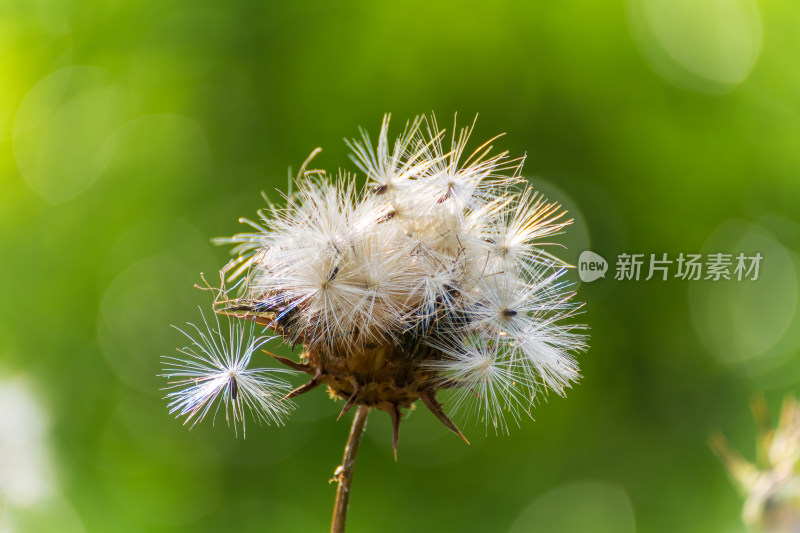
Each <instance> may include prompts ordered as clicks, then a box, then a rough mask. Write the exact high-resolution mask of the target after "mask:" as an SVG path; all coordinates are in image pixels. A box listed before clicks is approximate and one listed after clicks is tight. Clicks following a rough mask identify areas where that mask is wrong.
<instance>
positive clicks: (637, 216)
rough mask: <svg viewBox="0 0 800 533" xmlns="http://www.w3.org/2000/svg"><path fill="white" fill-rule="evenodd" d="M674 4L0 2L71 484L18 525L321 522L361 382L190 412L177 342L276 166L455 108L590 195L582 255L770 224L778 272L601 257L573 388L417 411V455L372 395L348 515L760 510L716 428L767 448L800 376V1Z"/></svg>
mask: <svg viewBox="0 0 800 533" xmlns="http://www.w3.org/2000/svg"><path fill="white" fill-rule="evenodd" d="M680 4H681V5H682V6H683V7H684V8H686V10H685V11H683V12H677V11H675V9H677V8H675V7H674V6H675V5H677V4H671V3H668V2H665V1H664V0H628V1H627V2H623V1H622V0H610V1H608V0H565V1H560V2H429V1H419V0H412V1H408V2H396V3H395V2H389V3H380V2H352V1H342V2H335V3H333V2H293V3H289V2H254V1H240V2H230V3H221V2H211V1H207V0H198V1H195V2H177V1H160V2H156V1H142V2H134V1H130V0H105V1H104V0H87V1H82V2H71V1H69V0H36V1H29V0H6V1H5V2H3V3H2V4H0V258H1V259H2V260H0V279H2V280H4V285H3V288H2V291H1V293H2V302H3V305H2V306H0V380H2V379H4V376H5V377H6V378H8V379H11V378H12V377H15V376H16V377H20V376H21V377H22V378H24V379H25V380H26V382H27V383H29V384H30V386H31V387H32V388H33V390H34V391H35V393H36V397H37V398H39V401H40V402H41V404H42V406H43V409H44V411H45V413H46V419H47V420H48V421H49V422H48V424H49V425H48V427H49V429H48V430H47V432H46V437H45V438H46V439H47V443H48V446H49V450H50V454H51V458H50V460H51V463H52V465H53V467H52V471H53V478H52V480H53V481H52V483H53V485H54V488H53V489H52V491H51V494H50V496H49V497H48V498H49V500H48V499H46V500H44V503H40V504H36V505H35V506H34V507H30V508H23V507H19V508H17V507H15V506H13V505H10V504H6V505H5V506H3V505H0V517H5V518H0V525H2V523H3V522H2V520H5V521H6V523H9V524H12V525H13V524H17V527H18V528H19V529H20V530H21V531H83V530H85V531H91V532H94V531H98V532H100V531H115V532H122V533H124V532H128V531H130V532H134V531H192V532H201V531H223V530H230V531H240V532H246V531H301V532H304V531H322V530H324V529H325V528H326V527H327V524H328V520H329V513H330V509H331V505H332V500H333V495H334V486H333V485H329V484H328V483H327V480H328V479H329V478H330V477H331V475H332V473H333V470H334V468H335V467H336V465H337V464H338V461H339V460H340V454H341V449H342V446H343V444H344V440H345V438H346V433H347V431H348V422H347V421H345V420H343V421H339V422H336V420H335V418H336V414H337V413H338V410H339V408H340V406H337V405H336V404H335V403H334V402H331V401H330V400H328V399H327V397H326V396H325V394H324V392H323V391H321V390H320V391H315V393H314V394H310V395H307V396H305V397H302V398H300V399H299V401H298V404H299V409H298V410H297V411H296V413H295V415H294V416H293V417H292V419H290V421H289V423H288V425H287V426H286V427H283V428H274V427H271V428H258V427H257V426H256V425H255V424H253V425H252V426H251V427H250V428H249V429H250V430H249V431H248V436H247V439H246V440H244V439H241V438H240V439H238V440H237V439H235V438H234V436H233V432H232V431H228V430H227V428H225V427H224V424H223V423H220V422H221V420H218V421H217V425H216V427H213V426H212V424H211V423H204V424H202V425H199V426H197V427H196V428H194V429H193V430H192V431H189V430H188V428H185V427H182V426H181V425H180V423H179V422H177V421H175V420H173V419H172V418H170V416H169V415H168V413H167V411H166V409H165V402H164V400H163V399H162V396H163V391H161V390H160V388H161V387H163V385H164V382H163V380H161V379H160V378H158V377H157V374H158V373H159V370H160V361H159V356H160V355H163V354H171V353H173V352H174V349H175V347H176V346H177V345H178V344H179V343H181V342H182V340H181V338H180V335H179V334H178V333H177V332H175V331H174V330H172V329H171V328H170V327H169V325H170V324H182V323H184V322H186V321H192V320H197V317H198V314H197V311H196V308H197V306H207V305H208V304H209V294H208V293H204V292H202V291H199V290H197V289H195V288H193V286H192V285H193V284H194V283H198V282H200V273H201V272H205V273H206V275H207V277H208V278H209V280H212V281H213V280H215V279H216V272H217V270H218V269H219V268H220V267H221V266H222V265H224V264H225V262H226V261H227V250H224V249H218V248H215V247H213V246H212V245H211V244H210V242H209V239H210V238H211V237H214V236H220V235H230V234H232V233H234V232H237V231H239V230H240V226H239V224H238V223H237V219H238V218H239V217H241V216H247V217H250V216H253V215H254V213H255V211H256V210H257V209H258V208H260V207H261V206H262V205H263V200H262V199H261V198H260V196H259V192H260V191H262V190H264V191H268V194H269V195H270V196H271V197H272V198H277V196H278V195H277V193H275V192H274V190H275V189H276V188H277V189H285V187H286V182H287V179H286V175H287V167H289V166H293V167H294V168H295V169H296V168H298V167H299V165H300V164H301V163H302V161H303V160H304V159H305V157H306V156H307V155H308V154H309V153H310V152H311V151H312V150H313V149H314V148H315V147H317V146H322V147H323V148H324V151H323V152H322V154H321V155H320V156H319V157H318V158H317V159H316V160H315V164H316V165H319V166H321V167H323V168H326V169H328V170H329V171H334V170H335V169H336V168H337V167H345V168H348V169H352V168H353V165H352V164H351V163H350V162H349V161H348V159H347V152H346V149H345V146H344V143H343V142H342V137H344V136H347V137H352V136H355V135H356V134H357V127H358V126H364V127H366V128H367V129H368V130H369V131H370V132H372V133H373V135H374V134H376V133H377V130H378V128H379V124H380V120H381V117H382V115H383V113H385V112H391V113H393V117H394V120H395V127H396V128H399V126H400V124H401V123H403V122H405V120H407V119H409V118H411V117H413V116H414V115H416V114H420V113H425V112H429V111H431V110H433V111H435V112H436V113H437V116H438V117H439V120H440V122H443V123H448V122H449V121H450V117H452V116H453V114H454V113H456V112H457V113H458V114H459V117H460V119H461V120H462V121H466V120H468V119H471V118H472V117H473V116H474V115H475V114H476V113H479V114H480V118H479V120H478V122H477V126H476V133H475V135H476V140H478V141H482V140H483V139H485V138H489V137H491V136H493V135H495V134H497V133H501V132H506V133H507V136H505V137H502V138H501V139H499V140H498V141H497V142H496V143H495V145H496V146H497V147H498V148H500V149H508V150H510V151H511V153H512V154H514V155H521V154H524V153H527V163H526V166H525V169H526V172H525V176H526V177H527V178H529V179H530V180H531V181H532V183H533V184H534V185H535V186H537V187H538V188H540V189H541V190H543V191H544V192H546V193H547V195H548V196H549V197H550V198H551V199H555V200H559V201H561V202H563V203H564V205H565V206H567V207H568V208H570V210H571V214H572V216H574V217H575V219H576V223H575V225H574V227H573V228H571V229H569V230H568V232H567V235H566V237H565V240H566V241H567V242H568V243H569V248H568V250H567V251H565V252H564V255H565V257H566V258H567V259H569V260H571V261H575V260H576V258H577V254H578V253H579V252H580V251H582V250H583V249H592V250H594V251H596V252H598V253H600V254H601V255H603V256H605V257H606V258H607V259H609V262H611V263H613V261H614V258H615V256H616V255H617V254H618V253H621V252H637V253H648V254H649V253H657V254H660V253H664V252H666V253H670V254H672V255H677V254H678V253H679V252H685V253H689V252H706V251H715V252H716V251H725V252H729V253H737V252H739V251H745V252H755V251H759V250H760V251H761V253H762V254H763V255H764V257H765V258H764V262H763V264H762V270H761V279H760V280H759V281H758V282H753V284H751V285H743V284H745V283H747V282H739V283H737V282H720V283H717V284H714V283H712V282H687V281H681V280H670V281H666V282H664V281H659V280H651V281H647V282H645V281H639V282H616V281H614V280H613V276H611V275H609V276H607V277H606V279H604V280H599V281H596V282H594V283H592V284H591V285H589V284H586V285H584V286H582V287H580V289H579V294H580V297H581V299H583V300H585V301H587V307H586V313H585V314H583V315H582V319H583V320H584V321H585V322H586V323H587V324H589V325H590V326H591V342H590V344H591V347H592V348H591V350H590V351H589V352H588V353H587V354H585V355H583V356H582V357H581V358H580V362H581V365H582V373H583V376H584V378H583V380H582V382H581V383H579V385H578V386H577V387H576V388H574V389H573V390H572V391H570V394H569V396H568V398H566V399H561V398H558V397H554V396H551V397H550V398H548V399H547V401H546V402H543V403H542V405H540V407H539V408H537V409H536V411H535V412H534V415H535V417H536V421H535V422H534V421H527V422H525V423H524V424H523V425H522V427H521V428H519V429H517V428H515V429H514V430H513V431H512V434H511V435H510V436H494V435H489V436H485V435H484V429H483V428H482V427H480V426H474V425H467V426H465V427H464V430H465V432H466V433H467V435H468V436H469V438H470V439H471V441H472V445H471V446H466V445H465V444H463V443H462V442H461V441H460V440H458V439H457V438H456V437H455V436H453V435H451V434H448V433H447V431H446V430H445V429H444V428H441V427H439V425H437V423H436V422H435V420H433V419H432V417H431V416H430V415H429V414H427V413H425V412H423V410H421V409H420V410H418V411H414V412H412V413H411V414H410V415H409V416H408V419H407V421H406V422H404V424H403V427H402V429H401V441H400V459H399V462H397V463H395V462H394V461H393V460H392V452H391V445H390V437H389V422H388V417H385V416H383V413H376V414H374V416H373V417H372V419H371V420H370V422H369V427H368V430H367V434H368V437H369V438H367V439H366V441H365V443H364V445H363V447H362V451H361V454H360V457H359V463H358V465H357V468H356V474H355V481H354V495H353V500H352V504H351V512H350V524H349V525H350V528H351V530H352V531H353V532H359V531H362V532H368V531H385V532H395V531H396V532H400V531H409V530H417V531H507V530H513V531H515V532H518V531H548V532H554V531H573V530H575V529H574V528H580V530H581V531H603V532H604V531H621V532H626V531H633V528H634V527H635V528H636V530H637V531H641V532H664V533H672V532H676V531H681V532H703V533H707V532H717V531H719V532H734V531H742V526H741V525H740V520H739V513H740V506H741V502H740V499H739V497H738V496H737V494H736V493H735V491H734V490H733V488H732V486H731V485H730V484H729V482H728V480H727V479H726V474H725V471H724V469H723V467H722V466H721V465H720V464H719V463H718V462H717V460H716V459H715V458H714V456H713V455H712V453H711V452H710V451H709V449H708V446H707V444H706V440H707V435H708V432H709V430H711V429H713V428H715V427H720V428H722V429H723V430H724V431H725V433H726V434H727V435H728V436H729V437H730V439H731V441H732V442H733V444H734V445H735V446H736V447H737V448H739V449H742V450H744V451H748V450H750V451H752V449H753V447H752V444H751V443H750V440H749V439H750V436H751V435H752V434H753V430H754V428H753V425H752V421H751V419H750V416H749V414H748V411H747V401H748V397H749V396H750V394H751V393H752V392H754V391H757V390H764V391H765V392H766V395H767V398H768V400H769V402H770V405H771V406H772V407H773V409H777V405H778V403H779V402H780V399H781V397H782V395H783V394H784V393H786V392H795V393H796V392H797V391H798V383H800V360H798V345H800V333H798V323H797V319H796V317H795V312H796V307H797V290H798V273H800V261H799V260H798V252H800V226H799V225H798V224H800V209H798V208H799V207H800V202H799V201H798V200H800V180H798V172H800V149H798V139H799V138H800V114H799V111H800V70H798V67H797V62H796V59H797V57H798V52H800V32H798V31H797V28H798V23H800V5H798V4H797V2H794V1H791V0H757V1H756V0H727V1H726V2H717V3H713V2H709V1H702V2H701V1H699V0H698V2H697V3H692V2H687V1H685V0H684V1H683V2H682V3H680ZM692 6H694V7H692ZM714 6H716V7H714ZM714 9H719V10H721V11H719V12H716V11H714ZM709 10H711V11H709ZM676 13H678V14H677V15H676ZM678 15H680V16H678ZM732 219H733V220H732ZM612 268H613V266H612ZM266 359H267V357H266V356H264V359H263V360H261V361H259V363H261V364H266V361H265V360H266ZM0 409H2V410H3V411H5V412H10V411H13V410H14V409H15V406H14V405H2V406H0ZM0 417H2V415H0ZM384 418H387V419H386V420H384ZM207 422H210V421H207ZM2 494H3V493H2V492H0V495H2ZM47 502H50V503H47ZM54 502H55V503H54ZM539 516H541V520H538V519H537V517H539ZM581 517H584V518H585V517H597V518H592V519H589V518H586V519H584V518H581ZM634 524H635V526H634ZM512 528H513V529H512Z"/></svg>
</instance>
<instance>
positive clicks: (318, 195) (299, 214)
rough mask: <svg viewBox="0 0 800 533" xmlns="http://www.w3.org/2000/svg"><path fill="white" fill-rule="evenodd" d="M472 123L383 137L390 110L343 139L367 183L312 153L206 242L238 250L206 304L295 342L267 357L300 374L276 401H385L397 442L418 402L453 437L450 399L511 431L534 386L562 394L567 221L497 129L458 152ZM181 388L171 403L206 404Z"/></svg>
mask: <svg viewBox="0 0 800 533" xmlns="http://www.w3.org/2000/svg"><path fill="white" fill-rule="evenodd" d="M473 128H474V122H473V124H472V125H471V126H469V127H466V128H461V129H458V128H457V127H456V126H455V125H454V131H453V132H452V133H451V134H449V135H448V134H447V132H445V131H444V130H441V129H440V128H439V126H438V124H437V122H436V120H435V118H434V117H430V118H427V117H418V118H416V119H414V120H413V121H410V122H408V123H407V124H406V125H405V128H404V129H403V130H402V132H401V133H400V135H399V136H398V137H397V138H396V140H395V141H394V143H390V140H389V116H388V115H387V116H386V117H384V120H383V124H382V126H381V130H380V134H379V136H378V140H377V144H375V145H374V144H373V143H372V141H371V139H370V137H369V136H368V135H367V133H366V132H364V131H363V130H362V131H361V132H360V133H361V135H360V138H358V139H352V140H348V141H346V142H347V145H348V146H349V147H350V149H351V151H352V155H351V158H352V160H353V162H354V163H355V165H356V167H357V168H358V169H359V170H360V171H361V172H362V173H363V174H364V175H365V176H366V185H365V186H363V187H359V186H357V184H356V177H355V176H354V175H352V174H349V173H346V172H339V173H338V174H337V175H336V176H335V177H333V178H332V177H329V175H327V174H326V173H324V172H323V171H320V170H308V168H307V167H308V165H309V161H310V158H309V161H306V163H305V164H304V165H303V167H302V169H301V171H300V173H299V175H298V177H297V178H296V180H295V182H296V190H295V191H294V192H292V193H287V194H286V195H284V201H283V202H281V203H280V204H272V203H270V204H269V205H268V206H267V207H266V208H265V209H263V210H261V211H260V212H259V213H258V219H257V220H244V222H246V223H247V224H249V225H250V226H251V228H252V229H251V231H248V232H244V233H241V234H238V235H235V236H233V237H230V238H224V239H217V242H218V243H228V244H233V245H234V248H233V255H234V259H233V260H232V261H231V262H230V263H228V264H227V265H226V266H225V267H224V268H223V269H222V271H221V278H222V285H221V287H220V288H219V289H218V290H217V293H216V299H215V307H214V310H215V312H217V313H218V314H223V315H228V316H230V317H235V318H236V319H241V320H246V321H251V322H253V323H255V324H258V325H260V326H263V327H265V328H268V329H270V330H272V332H273V333H274V334H275V335H277V336H279V337H281V338H282V339H283V341H284V342H286V343H289V344H291V345H302V346H303V352H302V354H301V355H300V357H299V360H291V359H288V358H284V357H277V356H273V357H275V358H276V359H277V360H278V361H280V362H281V363H284V364H285V365H287V366H288V367H289V368H291V369H292V370H294V371H299V372H302V373H305V374H307V375H308V376H309V377H310V379H309V381H308V382H307V383H306V384H304V385H302V386H300V387H298V388H296V389H294V390H292V391H291V392H289V393H288V394H286V396H285V398H286V399H289V398H292V397H295V396H297V395H300V394H303V393H306V392H308V391H310V390H312V389H314V388H315V387H318V386H320V385H324V386H326V387H327V388H328V389H329V391H330V392H331V394H332V395H334V396H336V397H339V398H341V399H343V400H344V401H345V403H344V407H343V409H342V413H344V412H346V411H347V410H348V409H350V408H351V407H353V406H354V405H359V406H368V407H370V408H374V409H380V410H383V411H386V412H388V413H389V415H390V416H391V418H392V421H393V443H394V447H395V454H396V453H397V442H398V431H399V424H400V421H401V419H402V417H403V413H404V410H406V409H408V408H410V407H411V406H412V405H413V404H415V403H416V402H417V401H422V403H423V404H424V405H425V406H426V407H427V408H428V409H430V410H431V411H432V412H433V414H434V415H435V416H436V417H437V418H438V419H439V420H441V421H442V422H443V423H444V424H445V425H446V426H447V427H448V428H450V429H451V430H452V431H454V432H455V433H456V434H458V435H459V436H461V437H462V438H463V435H462V433H461V431H460V430H459V429H458V428H457V427H456V425H455V424H454V423H453V422H452V421H451V419H450V417H449V416H448V415H447V414H445V408H447V409H448V412H449V413H451V414H452V413H453V412H458V411H464V412H473V413H475V415H476V416H477V418H478V420H479V421H481V422H482V423H483V424H485V426H486V427H487V428H488V427H489V426H491V427H493V428H494V429H495V430H496V431H507V429H508V424H507V419H511V420H513V421H516V422H518V421H519V420H520V418H521V417H522V415H529V414H530V408H531V407H532V405H533V404H534V402H535V400H536V398H537V395H538V394H539V393H541V392H546V391H547V390H548V389H549V390H553V391H555V392H556V393H558V394H560V395H563V394H564V391H565V389H566V388H567V387H569V386H570V385H571V383H573V382H575V381H576V380H577V379H578V378H579V371H578V365H577V362H576V361H575V358H574V356H575V354H576V353H578V352H581V351H583V350H585V349H586V347H587V346H586V337H585V335H583V334H582V330H583V329H585V328H584V326H581V325H577V324H572V323H570V319H572V317H573V316H574V315H575V314H576V313H577V312H578V311H579V310H580V307H581V305H580V304H579V303H577V302H575V301H574V300H573V298H574V292H573V290H572V287H571V285H570V284H569V283H568V282H566V281H564V278H563V276H564V273H565V272H566V270H567V268H569V265H567V264H566V263H564V262H563V261H561V260H560V259H558V258H557V256H556V255H555V254H554V253H553V246H552V244H553V238H554V237H555V236H557V235H558V234H560V233H562V232H563V231H564V229H565V227H566V226H567V225H569V224H570V223H571V220H569V219H568V218H567V216H566V212H565V211H564V210H563V209H562V208H561V207H560V206H559V205H558V204H557V203H555V202H548V201H547V200H545V199H544V198H542V197H541V196H540V195H539V194H538V193H536V192H535V191H534V190H533V189H532V188H530V186H528V185H527V183H526V181H525V180H524V179H523V178H522V177H521V172H522V166H523V163H524V158H518V159H513V158H511V157H510V156H509V155H508V153H507V152H499V153H495V152H494V150H493V147H492V142H494V140H495V139H490V140H489V141H487V142H485V143H483V144H480V145H478V146H477V148H476V149H474V150H468V149H467V145H468V143H469V139H470V136H471V134H472V131H473ZM315 153H316V152H315ZM313 155H314V154H312V157H313ZM444 390H446V391H448V392H447V397H448V398H449V399H451V400H452V405H450V406H443V405H442V404H441V403H440V400H441V399H442V398H440V397H437V393H439V392H440V391H444ZM172 394H176V393H172ZM188 398H191V394H188V395H184V396H180V394H178V395H177V396H173V403H174V405H175V407H174V409H178V410H179V412H180V413H182V414H187V413H188V414H190V415H194V414H195V413H196V412H199V413H200V414H204V413H205V411H203V410H202V409H206V410H207V408H205V407H200V408H198V407H196V406H195V404H193V403H192V401H190V400H189V399H188ZM197 409H201V410H200V411H197ZM195 416H196V415H195ZM465 440H466V439H465Z"/></svg>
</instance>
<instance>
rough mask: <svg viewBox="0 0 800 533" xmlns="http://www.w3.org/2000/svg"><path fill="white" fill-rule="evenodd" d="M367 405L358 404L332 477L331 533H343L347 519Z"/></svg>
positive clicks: (367, 411) (365, 424)
mask: <svg viewBox="0 0 800 533" xmlns="http://www.w3.org/2000/svg"><path fill="white" fill-rule="evenodd" d="M368 414H369V407H367V406H366V405H359V406H358V411H356V416H355V417H354V418H353V425H352V426H351V427H350V436H349V437H348V438H347V444H346V445H345V447H344V457H343V458H342V465H341V466H340V467H339V468H337V469H336V472H335V474H334V479H336V481H338V482H339V487H338V488H337V489H336V501H335V502H334V504H333V519H332V520H331V533H344V524H345V520H347V506H348V504H349V503H350V485H351V483H352V482H353V467H354V466H355V464H356V454H357V453H358V445H359V444H360V443H361V437H362V436H363V435H364V428H365V427H366V426H367V415H368Z"/></svg>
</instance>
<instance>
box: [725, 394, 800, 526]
mask: <svg viewBox="0 0 800 533" xmlns="http://www.w3.org/2000/svg"><path fill="white" fill-rule="evenodd" d="M751 408H752V411H753V417H754V418H755V420H756V425H757V427H758V434H757V439H756V461H755V463H750V462H749V461H747V460H745V459H744V458H743V457H742V456H741V455H740V454H739V453H738V452H737V451H736V450H734V449H733V448H731V446H730V445H729V444H728V441H727V440H726V439H725V437H724V436H723V435H722V433H720V432H719V431H717V432H715V433H713V434H712V435H711V439H710V445H711V449H712V450H713V451H714V453H716V454H717V456H718V457H719V458H720V460H721V461H722V462H723V463H724V464H725V466H726V467H727V469H728V472H729V473H730V475H731V477H732V478H733V481H734V482H735V483H736V485H737V488H738V489H739V490H740V492H741V493H742V495H743V496H744V498H745V502H744V508H743V509H742V520H743V521H744V523H745V524H746V525H747V526H748V527H750V528H753V529H755V530H756V531H763V532H768V533H796V532H797V531H800V476H798V472H797V470H798V460H800V406H798V405H797V402H796V401H795V399H794V398H793V397H787V398H786V399H785V400H784V402H783V408H782V410H781V416H780V420H779V421H778V427H777V428H775V429H772V424H771V423H770V419H769V413H768V411H767V405H766V402H765V400H764V397H763V396H762V395H758V396H755V397H754V398H753V400H752V402H751Z"/></svg>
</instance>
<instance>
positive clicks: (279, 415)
mask: <svg viewBox="0 0 800 533" xmlns="http://www.w3.org/2000/svg"><path fill="white" fill-rule="evenodd" d="M225 321H226V322H228V330H227V334H226V332H225V331H224V330H223V328H222V327H221V324H220V320H219V317H217V318H216V329H213V328H212V327H211V326H210V325H209V323H208V321H207V320H206V318H205V316H203V322H204V325H205V330H203V329H201V328H199V327H198V326H195V325H194V324H189V325H190V326H191V328H192V330H193V331H192V332H191V333H189V332H186V331H184V330H181V329H179V331H181V333H183V334H184V335H185V336H186V337H187V338H188V339H189V340H190V341H191V344H190V345H189V346H187V347H185V348H182V349H179V350H178V351H179V352H180V353H181V354H182V355H183V357H164V359H165V361H166V368H165V369H164V374H163V376H164V377H166V378H167V379H168V380H169V385H168V386H167V389H169V390H172V391H171V392H169V393H168V394H167V399H168V400H169V412H170V413H171V414H174V415H176V416H178V417H181V416H183V417H185V420H184V423H185V424H191V426H192V427H194V425H195V424H197V423H198V422H200V421H202V420H203V419H204V418H205V417H206V415H208V414H209V412H211V411H213V415H212V417H213V418H216V415H217V414H218V412H219V410H220V409H222V410H224V412H225V420H226V422H227V423H228V424H229V425H231V424H232V425H233V427H234V430H235V431H236V433H237V434H238V424H241V425H242V433H243V434H246V423H245V411H249V412H250V414H251V415H252V416H253V418H254V419H256V420H257V421H259V422H265V423H267V424H270V423H276V424H283V422H284V418H285V417H286V416H287V415H288V414H289V412H290V411H291V409H292V407H293V406H292V404H291V403H288V402H281V401H280V400H281V398H282V397H283V396H284V394H285V393H286V392H287V391H289V390H290V389H291V387H290V386H289V384H288V383H287V382H286V381H284V380H282V379H280V378H278V377H275V375H276V374H280V373H286V372H287V371H286V370H284V369H279V368H272V369H249V368H248V366H249V364H250V358H251V357H252V355H253V353H254V352H255V351H256V350H258V349H259V348H260V347H261V346H262V345H263V344H264V343H265V342H267V341H268V340H269V339H270V338H269V337H264V336H257V335H255V334H254V325H252V324H251V325H250V326H245V325H243V324H241V323H233V322H230V321H228V320H227V319H226V320H225ZM175 389H177V390H175Z"/></svg>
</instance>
